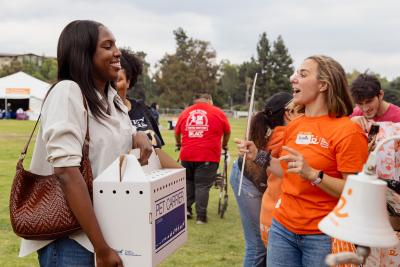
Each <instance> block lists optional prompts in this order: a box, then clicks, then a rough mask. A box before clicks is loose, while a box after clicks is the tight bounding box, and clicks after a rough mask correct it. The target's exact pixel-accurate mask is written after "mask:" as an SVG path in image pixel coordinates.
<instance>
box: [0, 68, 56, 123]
mask: <svg viewBox="0 0 400 267" xmlns="http://www.w3.org/2000/svg"><path fill="white" fill-rule="evenodd" d="M49 88H50V84H48V83H46V82H44V81H41V80H39V79H37V78H35V77H32V76H30V75H28V74H26V73H25V72H22V71H20V72H17V73H14V74H11V75H8V76H5V77H2V78H0V101H4V102H5V108H7V101H9V100H12V99H27V100H29V111H28V114H29V119H30V120H37V118H38V116H39V114H40V108H41V106H42V102H43V99H44V97H45V95H46V93H47V90H48V89H49Z"/></svg>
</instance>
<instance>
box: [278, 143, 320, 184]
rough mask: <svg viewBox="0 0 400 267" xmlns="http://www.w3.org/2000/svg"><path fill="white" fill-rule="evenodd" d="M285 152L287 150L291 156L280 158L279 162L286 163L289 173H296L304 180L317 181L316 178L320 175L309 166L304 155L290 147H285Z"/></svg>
mask: <svg viewBox="0 0 400 267" xmlns="http://www.w3.org/2000/svg"><path fill="white" fill-rule="evenodd" d="M282 149H283V150H286V151H287V152H289V154H287V155H284V156H282V157H280V158H279V160H283V161H286V162H287V164H288V169H287V172H288V173H296V174H298V175H300V176H301V177H303V178H304V179H307V180H310V181H314V180H315V179H316V176H317V175H318V172H317V171H316V170H314V169H313V168H311V167H310V165H308V163H307V161H306V159H305V158H304V156H303V154H301V153H300V152H297V150H295V149H293V148H291V147H288V146H283V147H282Z"/></svg>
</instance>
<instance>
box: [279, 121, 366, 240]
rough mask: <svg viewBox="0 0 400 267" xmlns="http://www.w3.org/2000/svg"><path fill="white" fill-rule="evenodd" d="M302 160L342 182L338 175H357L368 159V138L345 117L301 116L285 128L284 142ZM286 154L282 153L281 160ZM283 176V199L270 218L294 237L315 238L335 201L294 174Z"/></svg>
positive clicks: (283, 166) (284, 166) (283, 164)
mask: <svg viewBox="0 0 400 267" xmlns="http://www.w3.org/2000/svg"><path fill="white" fill-rule="evenodd" d="M283 143H284V145H285V146H289V147H291V148H293V149H295V150H297V151H298V152H300V153H301V154H303V156H304V157H305V159H306V160H307V163H308V164H309V165H310V166H311V167H312V168H314V169H317V170H322V171H323V172H324V173H325V174H326V175H329V176H331V177H336V178H342V175H341V173H357V172H359V171H361V170H362V167H363V164H364V163H365V162H366V160H367V157H368V144H367V137H366V135H365V134H364V133H363V131H362V130H361V128H360V127H359V126H358V125H356V124H354V123H353V122H352V121H351V120H350V119H349V118H348V117H342V118H331V117H329V116H328V115H326V116H320V117H306V116H301V117H298V118H296V119H295V120H293V121H292V122H290V123H289V124H288V125H287V126H286V134H285V138H284V141H283ZM287 153H288V152H287V151H282V153H281V156H283V155H286V154H287ZM281 165H282V168H283V171H284V176H283V181H282V187H281V189H282V195H281V198H280V201H278V203H277V207H276V208H275V210H274V211H273V217H274V219H276V220H277V221H278V222H279V223H281V224H282V225H283V226H285V227H286V228H287V229H289V230H290V231H292V232H294V233H296V234H318V233H321V231H320V230H319V229H318V223H319V221H320V220H322V218H324V217H325V216H326V215H327V214H328V213H329V212H330V211H331V210H332V209H333V208H334V207H335V205H336V204H337V201H338V199H337V198H335V197H333V196H331V195H329V194H328V193H325V192H324V191H323V190H322V189H320V188H319V187H318V186H313V185H312V184H311V182H310V181H308V180H306V179H304V178H302V177H300V176H299V175H297V174H292V173H287V172H286V170H287V164H286V163H285V162H283V161H282V162H281Z"/></svg>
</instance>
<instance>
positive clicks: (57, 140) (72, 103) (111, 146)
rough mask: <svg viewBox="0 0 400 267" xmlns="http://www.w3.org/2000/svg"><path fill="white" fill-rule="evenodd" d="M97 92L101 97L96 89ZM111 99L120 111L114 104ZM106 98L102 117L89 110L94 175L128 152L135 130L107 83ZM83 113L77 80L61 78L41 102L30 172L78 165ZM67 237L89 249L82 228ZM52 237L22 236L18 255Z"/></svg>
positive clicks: (84, 123)
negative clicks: (30, 238) (27, 238)
mask: <svg viewBox="0 0 400 267" xmlns="http://www.w3.org/2000/svg"><path fill="white" fill-rule="evenodd" d="M96 92H97V91H96ZM97 93H98V92H97ZM98 96H99V98H100V99H102V96H101V94H100V93H98ZM114 99H115V100H116V102H118V104H119V106H120V107H121V109H122V111H123V112H121V111H119V110H118V109H116V108H115V106H114ZM107 101H108V105H109V107H110V115H108V114H106V117H105V118H101V117H100V118H98V119H95V118H94V116H93V115H92V114H91V112H90V110H89V134H90V143H89V160H90V164H91V167H92V171H93V177H94V179H95V177H97V176H98V175H99V174H100V173H101V172H102V171H103V170H104V169H106V168H107V167H108V165H110V164H111V163H112V162H113V161H114V160H115V159H116V158H117V157H118V156H119V155H120V154H123V153H128V152H129V150H130V149H131V148H132V135H133V134H135V133H136V129H135V128H134V127H133V126H132V123H131V121H130V119H129V116H128V109H127V108H126V106H125V105H124V104H123V102H122V100H121V98H120V97H119V96H118V94H117V91H116V90H115V89H114V88H112V87H111V86H110V87H109V88H108V94H107ZM86 114H87V112H86V110H85V107H84V105H83V95H82V92H81V89H80V88H79V86H78V84H77V83H75V82H73V81H61V82H59V83H58V84H57V85H56V86H54V88H53V89H52V90H51V92H50V93H49V95H48V97H47V99H46V100H45V102H44V104H43V108H42V115H41V125H40V130H39V134H38V135H37V138H36V145H35V150H34V152H33V156H32V161H31V166H30V171H31V172H33V173H36V174H40V175H49V174H52V173H53V168H54V167H73V166H80V162H81V157H82V146H83V142H84V140H85V135H86V129H87V117H86V116H87V115H86ZM70 238H72V239H74V240H76V241H77V242H78V243H79V244H81V245H82V246H84V247H85V248H86V249H88V250H90V251H92V252H93V246H92V244H91V243H90V241H89V239H88V237H87V236H86V234H84V233H83V231H81V232H78V233H75V234H73V235H71V236H70ZM52 241H53V240H48V241H47V240H46V241H36V240H26V239H22V242H21V247H20V253H19V256H20V257H23V256H26V255H28V254H30V253H32V252H35V251H37V250H39V249H40V248H42V247H44V246H46V245H47V244H49V243H51V242H52Z"/></svg>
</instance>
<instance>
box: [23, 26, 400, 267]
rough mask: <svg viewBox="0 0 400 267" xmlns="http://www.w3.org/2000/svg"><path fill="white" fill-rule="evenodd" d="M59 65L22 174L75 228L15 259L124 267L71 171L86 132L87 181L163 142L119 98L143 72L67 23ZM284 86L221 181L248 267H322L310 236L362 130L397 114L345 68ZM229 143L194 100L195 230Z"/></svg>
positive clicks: (99, 36) (152, 112)
mask: <svg viewBox="0 0 400 267" xmlns="http://www.w3.org/2000/svg"><path fill="white" fill-rule="evenodd" d="M57 61H58V72H57V74H58V75H57V82H56V83H55V84H54V85H53V86H52V87H51V89H50V90H49V92H48V94H47V96H46V98H45V100H44V104H43V108H42V113H41V125H40V130H39V133H38V135H37V140H36V146H35V150H34V154H33V157H32V163H31V171H32V172H34V173H37V174H40V175H49V174H51V173H53V172H54V173H55V174H56V175H57V176H58V177H59V179H60V181H61V184H62V187H63V191H64V193H65V198H66V199H67V201H68V204H69V206H70V208H71V210H72V211H73V213H74V215H75V216H76V218H77V220H78V221H79V223H80V225H81V227H82V231H80V232H78V233H76V234H73V235H71V236H69V237H68V236H66V237H65V238H60V239H58V240H48V241H39V240H25V239H23V240H22V243H21V249H20V255H28V254H30V253H32V252H34V251H37V253H38V257H39V263H40V265H41V266H94V263H95V261H96V264H97V266H122V262H121V259H120V257H119V256H118V254H117V253H116V252H115V251H114V250H113V249H112V248H110V247H109V246H108V244H107V243H106V241H105V240H104V238H103V235H102V233H101V229H100V227H99V225H98V222H97V219H96V217H95V214H94V211H93V207H92V205H91V200H90V195H89V192H88V189H87V187H86V185H85V183H84V182H83V178H82V174H81V173H80V171H79V166H80V162H81V158H82V146H83V143H84V141H85V135H86V133H87V132H89V135H90V150H89V151H90V153H89V159H90V162H91V168H92V172H93V177H96V176H97V175H98V174H99V173H101V172H102V171H103V170H104V169H105V168H106V167H107V166H108V165H109V164H110V163H111V162H112V161H114V160H115V158H117V157H118V156H119V155H120V154H122V153H127V152H128V151H129V150H130V149H131V148H140V149H141V154H140V159H139V160H140V161H141V162H146V161H147V159H148V157H149V156H150V154H151V151H152V146H153V147H156V148H161V147H162V146H163V145H164V144H165V143H164V140H163V138H162V136H161V132H160V130H159V114H158V111H157V110H158V105H157V103H153V104H152V105H151V107H148V106H147V105H146V104H145V103H144V102H143V101H142V100H136V99H131V98H128V97H127V92H128V90H131V89H132V88H133V86H134V85H135V83H136V82H137V80H138V76H139V75H141V73H142V68H143V67H142V64H143V63H142V61H141V60H140V58H138V57H137V56H136V55H135V54H133V53H132V52H130V51H129V50H125V49H119V48H118V47H117V46H116V39H115V37H114V35H113V34H112V32H111V31H110V30H109V29H108V28H107V27H106V26H104V25H103V24H100V23H98V22H95V21H88V20H77V21H73V22H71V23H69V24H68V25H67V26H66V27H65V28H64V30H63V31H62V33H61V35H60V37H59V40H58V48H57ZM290 82H291V85H292V88H291V91H292V93H285V92H280V93H276V94H274V95H272V96H271V97H270V98H268V99H267V100H266V101H265V106H264V109H263V110H262V111H260V112H257V113H255V114H254V116H253V117H252V120H251V125H250V129H249V130H250V135H249V137H250V138H249V140H242V139H235V143H236V144H237V147H238V151H239V154H240V155H239V157H238V159H237V160H236V161H235V162H234V163H233V166H232V170H231V176H230V182H231V185H232V188H233V191H234V193H235V199H236V201H237V203H238V207H239V212H240V217H241V222H242V226H243V233H244V238H245V257H244V260H243V266H245V267H249V266H257V267H258V266H270V267H274V266H290V267H296V266H307V267H308V266H325V263H324V260H325V257H326V256H327V254H329V253H331V252H332V239H331V237H329V236H327V235H325V234H323V233H322V232H321V231H320V230H319V229H318V223H319V221H320V220H321V219H322V218H324V217H325V216H326V215H327V214H328V213H329V212H330V211H331V210H332V209H333V208H334V207H335V205H336V204H337V202H338V197H339V196H340V194H341V192H342V190H343V187H344V184H345V181H346V178H347V176H348V175H350V174H354V173H357V172H359V171H361V169H362V167H363V164H364V163H365V161H366V159H367V157H368V142H367V133H368V130H369V128H370V126H371V123H372V122H374V121H393V122H400V108H399V107H397V106H395V105H393V104H390V103H388V102H387V101H385V100H383V96H384V92H383V90H382V89H381V87H380V83H379V80H378V79H377V78H376V77H375V76H373V75H370V74H368V73H366V74H361V75H360V76H359V77H358V78H357V79H356V80H355V81H354V82H353V83H352V84H351V86H349V85H348V83H347V79H346V74H345V71H344V69H343V67H342V66H341V65H340V64H339V63H338V62H337V61H336V60H334V59H332V58H331V57H328V56H322V55H315V56H310V57H308V58H306V59H305V60H304V61H303V63H302V64H301V65H300V66H299V67H298V69H297V70H296V72H295V73H294V74H293V75H292V76H291V77H290ZM353 100H354V102H353ZM354 103H355V104H356V107H355V108H354ZM230 134H231V129H230V125H229V121H228V119H227V117H226V115H225V114H224V112H223V111H222V110H221V109H219V108H217V107H215V106H214V105H213V102H212V97H211V95H209V94H205V93H202V94H198V95H195V96H194V100H193V105H192V106H190V107H188V108H186V109H185V110H184V111H183V112H182V113H181V114H180V116H179V118H178V121H177V123H176V127H175V141H176V146H177V149H178V150H180V153H179V160H180V162H181V164H182V166H183V167H185V168H186V190H187V207H186V208H187V218H188V219H191V218H192V217H194V216H196V223H197V224H199V225H201V224H205V223H208V219H207V207H208V200H209V191H210V188H211V186H212V185H213V184H214V182H215V178H216V174H217V170H218V166H219V162H220V157H221V150H222V149H224V150H227V149H228V142H229V139H230ZM243 157H246V160H245V161H244V160H243ZM243 162H245V164H243ZM242 169H243V172H244V177H243V183H242V187H241V194H238V191H239V182H240V172H241V170H242ZM193 205H194V209H193ZM238 234H239V233H238ZM93 252H95V256H94V254H93Z"/></svg>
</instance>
